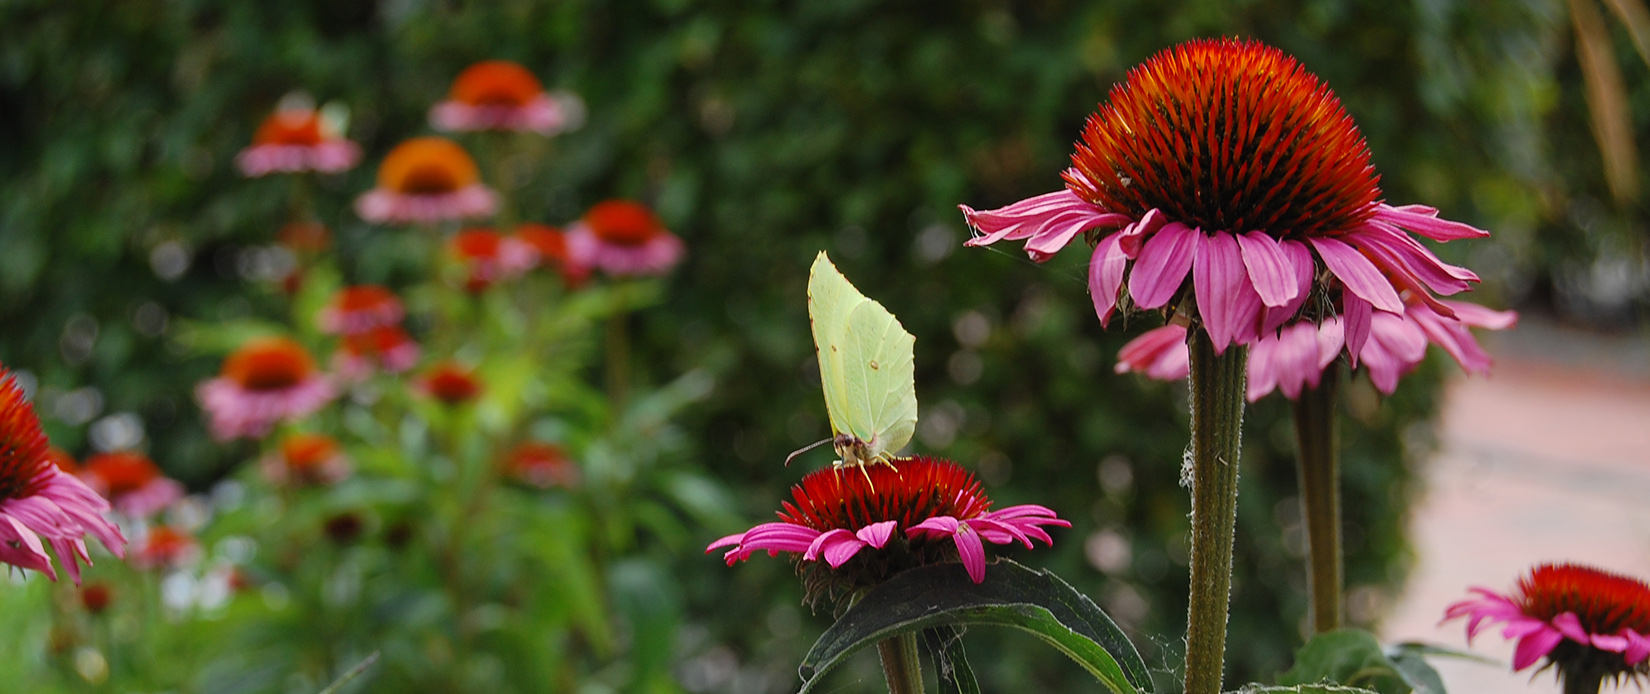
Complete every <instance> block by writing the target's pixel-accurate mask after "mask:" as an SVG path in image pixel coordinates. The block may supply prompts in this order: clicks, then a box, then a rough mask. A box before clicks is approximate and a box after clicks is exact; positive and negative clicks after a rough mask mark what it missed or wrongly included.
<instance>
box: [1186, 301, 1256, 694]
mask: <svg viewBox="0 0 1650 694" xmlns="http://www.w3.org/2000/svg"><path fill="white" fill-rule="evenodd" d="M1190 342H1191V344H1190V347H1191V401H1192V556H1191V560H1192V567H1191V568H1192V585H1191V596H1190V599H1189V601H1188V603H1189V605H1188V608H1187V615H1186V694H1217V693H1218V692H1219V691H1220V681H1221V670H1222V666H1223V665H1224V664H1225V658H1226V616H1227V613H1228V611H1229V608H1230V603H1231V586H1232V537H1233V534H1234V532H1235V530H1236V526H1237V497H1238V452H1239V448H1240V444H1241V442H1242V437H1243V395H1244V388H1245V383H1246V379H1245V376H1246V374H1245V367H1246V366H1247V363H1248V352H1247V350H1246V348H1244V347H1242V346H1232V347H1229V348H1227V350H1226V353H1225V354H1216V353H1215V349H1214V345H1213V344H1212V343H1211V342H1210V340H1209V336H1208V334H1207V333H1205V332H1204V331H1202V330H1193V331H1192V333H1191V338H1190Z"/></svg>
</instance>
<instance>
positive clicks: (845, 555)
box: [802, 528, 865, 569]
mask: <svg viewBox="0 0 1650 694" xmlns="http://www.w3.org/2000/svg"><path fill="white" fill-rule="evenodd" d="M864 547H865V541H863V540H861V539H859V538H858V537H855V536H854V534H853V533H851V532H848V531H846V530H843V529H841V528H834V529H832V530H828V531H825V532H824V533H821V534H820V536H819V537H817V538H815V539H814V541H813V544H811V545H809V546H808V551H806V552H804V553H803V554H802V558H803V559H808V560H813V559H817V558H820V557H823V558H824V559H825V563H827V564H830V565H831V568H833V569H834V568H836V567H839V566H842V565H843V564H844V563H845V562H847V561H848V560H849V559H852V558H853V556H854V555H855V554H858V553H859V550H861V549H863V548H864Z"/></svg>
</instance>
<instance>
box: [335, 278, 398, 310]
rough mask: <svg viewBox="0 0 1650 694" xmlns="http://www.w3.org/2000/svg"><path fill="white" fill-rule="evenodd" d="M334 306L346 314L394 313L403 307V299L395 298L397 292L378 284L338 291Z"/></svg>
mask: <svg viewBox="0 0 1650 694" xmlns="http://www.w3.org/2000/svg"><path fill="white" fill-rule="evenodd" d="M332 306H333V308H335V309H337V310H338V311H341V312H345V313H353V312H358V311H384V310H389V311H393V310H396V309H397V308H399V307H400V306H401V299H399V298H397V297H396V296H395V292H392V291H390V290H388V289H385V288H383V287H380V286H378V285H376V284H363V285H357V286H353V287H345V288H343V289H340V290H338V293H337V294H334V295H333V296H332Z"/></svg>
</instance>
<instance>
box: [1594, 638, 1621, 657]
mask: <svg viewBox="0 0 1650 694" xmlns="http://www.w3.org/2000/svg"><path fill="white" fill-rule="evenodd" d="M1592 644H1593V647H1594V648H1597V649H1599V650H1601V651H1609V652H1611V653H1626V652H1627V635H1626V634H1617V635H1614V636H1612V635H1609V634H1593V638H1592Z"/></svg>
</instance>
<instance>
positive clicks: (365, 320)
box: [317, 284, 407, 335]
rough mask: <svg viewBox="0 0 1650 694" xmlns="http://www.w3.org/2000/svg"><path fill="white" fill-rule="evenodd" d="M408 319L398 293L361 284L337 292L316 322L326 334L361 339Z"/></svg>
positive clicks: (323, 308)
mask: <svg viewBox="0 0 1650 694" xmlns="http://www.w3.org/2000/svg"><path fill="white" fill-rule="evenodd" d="M406 315H407V311H406V309H405V308H404V307H403V306H402V305H401V298H400V297H397V296H396V295H395V292H392V291H390V290H388V289H385V288H384V287H380V286H378V285H376V284H362V285H356V286H352V287H344V288H343V289H340V290H338V292H337V293H336V294H333V295H332V300H331V301H328V302H327V305H326V306H324V307H322V309H321V313H320V315H319V316H318V317H317V320H318V322H319V323H320V325H321V330H323V331H325V332H328V333H333V334H337V335H358V334H361V333H365V332H370V331H372V330H373V329H374V328H380V327H383V326H386V325H395V324H397V323H400V322H401V319H402V318H403V317H405V316H406Z"/></svg>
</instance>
